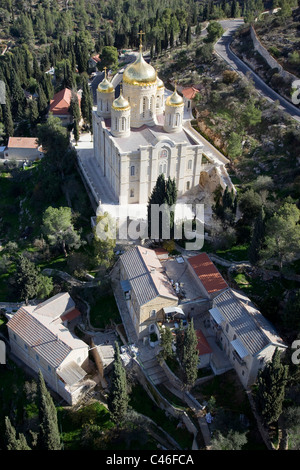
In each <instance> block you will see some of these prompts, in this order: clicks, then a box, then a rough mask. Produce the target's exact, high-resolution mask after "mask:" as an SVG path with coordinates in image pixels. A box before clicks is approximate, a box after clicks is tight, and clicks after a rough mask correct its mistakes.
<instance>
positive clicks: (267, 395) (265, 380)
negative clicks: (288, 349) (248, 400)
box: [256, 348, 289, 424]
mask: <svg viewBox="0 0 300 470" xmlns="http://www.w3.org/2000/svg"><path fill="white" fill-rule="evenodd" d="M280 355H281V353H280V350H279V349H278V348H276V349H275V351H274V354H273V357H272V360H271V361H270V362H268V363H267V364H266V366H265V368H264V369H261V370H260V371H259V373H258V376H257V395H256V400H257V404H258V408H259V410H260V412H261V415H262V417H263V419H264V421H265V423H266V424H270V423H272V422H276V421H277V420H278V418H279V416H280V415H281V412H282V404H283V400H284V396H285V387H286V384H287V380H288V370H289V366H287V365H283V364H282V363H281V357H280Z"/></svg>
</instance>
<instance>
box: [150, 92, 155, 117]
mask: <svg viewBox="0 0 300 470" xmlns="http://www.w3.org/2000/svg"><path fill="white" fill-rule="evenodd" d="M153 100H154V96H151V98H150V107H149V116H151V117H152V115H153Z"/></svg>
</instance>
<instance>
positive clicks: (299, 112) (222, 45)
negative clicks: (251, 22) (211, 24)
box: [214, 19, 300, 123]
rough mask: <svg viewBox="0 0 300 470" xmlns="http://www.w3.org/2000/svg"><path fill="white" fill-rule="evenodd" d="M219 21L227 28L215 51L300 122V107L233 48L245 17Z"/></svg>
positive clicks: (259, 90) (257, 88)
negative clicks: (268, 81)
mask: <svg viewBox="0 0 300 470" xmlns="http://www.w3.org/2000/svg"><path fill="white" fill-rule="evenodd" d="M219 23H220V24H221V25H222V26H223V28H224V29H225V33H224V34H223V36H221V38H220V39H219V40H218V41H217V42H216V44H215V46H214V48H215V52H216V53H217V54H218V55H219V56H220V57H221V58H222V59H223V60H225V61H226V62H227V63H228V65H230V67H231V68H232V69H233V70H235V71H236V72H237V73H239V74H240V75H242V76H246V74H247V75H248V76H250V77H251V79H252V80H253V82H254V85H255V88H256V90H257V91H258V92H259V93H260V94H261V95H262V96H263V97H264V98H266V99H267V100H269V101H271V102H274V101H279V108H280V109H282V110H284V111H285V112H287V113H288V114H289V115H290V116H291V117H292V118H293V119H295V120H296V121H298V122H299V123H300V109H298V108H296V106H294V105H293V104H292V103H290V102H289V101H287V100H286V99H284V98H283V97H282V96H280V95H279V94H278V93H276V91H274V90H273V89H272V88H270V87H269V86H268V85H267V84H266V83H265V82H264V81H263V80H262V79H261V78H260V77H259V76H258V75H256V73H254V72H253V70H252V69H251V68H250V67H248V65H246V64H245V63H244V62H243V61H242V60H241V59H239V58H238V57H237V56H236V55H235V54H234V53H233V52H232V50H231V48H230V43H231V42H232V39H233V34H234V32H235V31H236V29H237V28H239V26H241V25H242V24H244V20H243V19H232V20H222V21H219Z"/></svg>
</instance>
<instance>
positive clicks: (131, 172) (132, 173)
mask: <svg viewBox="0 0 300 470" xmlns="http://www.w3.org/2000/svg"><path fill="white" fill-rule="evenodd" d="M134 174H135V167H134V165H132V166H131V168H130V175H131V176H134Z"/></svg>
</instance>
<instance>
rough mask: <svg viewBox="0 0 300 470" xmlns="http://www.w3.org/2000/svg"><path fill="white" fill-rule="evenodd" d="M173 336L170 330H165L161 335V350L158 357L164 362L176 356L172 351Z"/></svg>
mask: <svg viewBox="0 0 300 470" xmlns="http://www.w3.org/2000/svg"><path fill="white" fill-rule="evenodd" d="M172 343H173V335H172V332H171V330H170V328H163V329H162V330H161V335H160V346H161V350H160V352H159V354H158V357H159V358H160V359H162V360H166V359H168V357H172V356H173V355H174V353H173V349H172Z"/></svg>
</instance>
